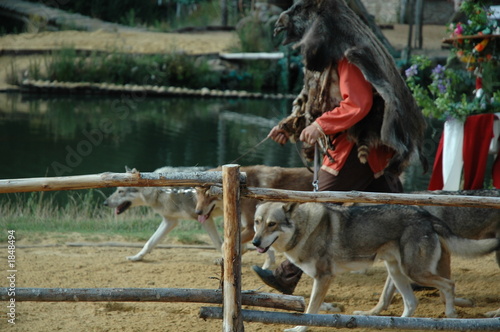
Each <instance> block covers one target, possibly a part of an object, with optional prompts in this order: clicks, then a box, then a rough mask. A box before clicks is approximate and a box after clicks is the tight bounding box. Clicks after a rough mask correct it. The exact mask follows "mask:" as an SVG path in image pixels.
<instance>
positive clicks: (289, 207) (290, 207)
mask: <svg viewBox="0 0 500 332" xmlns="http://www.w3.org/2000/svg"><path fill="white" fill-rule="evenodd" d="M297 205H299V203H297V202H292V203H286V204H284V205H283V206H282V208H283V212H285V214H287V213H290V212H292V211H293V210H295V207H296V206H297Z"/></svg>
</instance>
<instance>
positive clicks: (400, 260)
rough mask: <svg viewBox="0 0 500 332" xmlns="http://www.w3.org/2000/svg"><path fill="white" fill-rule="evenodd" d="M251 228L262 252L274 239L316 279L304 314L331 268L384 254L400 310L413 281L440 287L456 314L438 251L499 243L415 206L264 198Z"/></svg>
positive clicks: (315, 306)
mask: <svg viewBox="0 0 500 332" xmlns="http://www.w3.org/2000/svg"><path fill="white" fill-rule="evenodd" d="M254 227H255V236H254V238H253V241H252V243H253V244H254V245H255V247H256V248H257V250H258V251H259V252H261V253H264V252H266V251H267V250H268V249H269V248H270V247H271V246H272V247H273V248H274V249H275V250H276V251H278V252H283V253H284V254H285V256H286V257H287V258H288V259H289V260H290V261H292V262H293V263H294V264H295V265H297V266H299V267H300V268H301V269H302V270H303V271H304V272H305V273H306V274H308V275H309V276H311V277H312V278H313V279H314V282H313V289H312V293H311V299H310V302H309V305H308V307H307V313H308V314H315V313H317V312H318V311H319V309H320V306H321V304H322V302H323V300H324V298H325V295H326V293H327V291H328V288H329V286H330V283H331V281H332V279H333V277H334V276H335V275H336V274H338V273H342V272H346V271H355V270H359V269H362V268H366V267H367V266H370V265H371V264H372V263H373V262H374V261H375V259H381V260H383V261H384V263H385V265H386V268H387V271H388V275H389V276H388V279H387V280H389V281H390V280H391V279H392V281H393V282H394V284H395V286H396V287H397V289H398V291H399V292H400V293H401V295H402V297H403V303H404V310H403V314H402V316H403V317H409V316H412V315H413V313H414V312H415V310H416V308H417V304H418V302H417V298H416V297H415V295H414V293H413V290H412V287H411V283H412V282H416V283H418V284H420V285H424V286H429V287H434V288H437V289H439V290H440V293H441V296H442V297H443V298H444V301H445V314H446V316H447V317H457V313H456V311H455V307H454V301H455V294H454V282H453V281H452V280H450V279H448V278H444V277H442V276H440V275H438V274H437V272H436V269H437V265H438V261H439V259H440V257H441V254H442V252H443V251H445V250H446V251H449V252H451V253H453V254H458V255H463V256H480V255H485V254H488V253H490V252H492V251H493V250H496V249H498V248H499V247H500V240H499V239H484V240H471V239H465V238H461V237H458V236H456V235H455V234H453V233H452V232H451V230H450V229H449V228H448V227H447V226H446V224H444V223H443V222H442V221H441V220H440V219H439V218H437V217H435V216H433V215H432V214H430V213H429V212H427V211H425V210H424V209H421V208H419V207H415V206H395V205H373V206H349V207H347V206H339V205H334V204H322V203H303V204H298V203H279V202H266V203H263V204H260V205H259V206H258V207H257V211H256V213H255V221H254ZM386 284H387V282H386ZM306 329H307V327H305V326H301V327H296V328H295V330H294V331H305V330H306Z"/></svg>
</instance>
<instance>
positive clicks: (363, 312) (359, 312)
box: [352, 310, 378, 316]
mask: <svg viewBox="0 0 500 332" xmlns="http://www.w3.org/2000/svg"><path fill="white" fill-rule="evenodd" d="M352 314H353V315H360V316H378V312H374V311H373V310H354V311H353V312H352Z"/></svg>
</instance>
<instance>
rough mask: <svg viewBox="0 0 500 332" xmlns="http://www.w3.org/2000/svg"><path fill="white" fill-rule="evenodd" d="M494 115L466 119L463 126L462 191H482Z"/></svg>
mask: <svg viewBox="0 0 500 332" xmlns="http://www.w3.org/2000/svg"><path fill="white" fill-rule="evenodd" d="M493 121H495V115H494V114H491V113H490V114H478V115H471V116H469V117H467V120H466V121H465V126H464V145H463V158H464V172H463V173H464V190H475V189H482V188H483V183H484V173H485V172H486V163H487V161H488V152H489V147H490V143H491V139H492V138H493Z"/></svg>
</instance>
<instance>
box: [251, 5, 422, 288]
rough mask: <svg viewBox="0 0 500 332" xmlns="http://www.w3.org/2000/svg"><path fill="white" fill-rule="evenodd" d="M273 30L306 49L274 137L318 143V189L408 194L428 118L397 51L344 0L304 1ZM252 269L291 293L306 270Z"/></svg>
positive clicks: (280, 140) (288, 266) (288, 265)
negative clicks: (299, 85) (407, 172)
mask: <svg viewBox="0 0 500 332" xmlns="http://www.w3.org/2000/svg"><path fill="white" fill-rule="evenodd" d="M275 27H276V29H275V33H279V32H281V31H285V32H286V38H285V41H284V43H285V44H288V43H291V42H296V44H295V47H300V50H301V53H302V55H303V61H304V65H305V68H306V69H305V75H304V86H303V89H302V91H301V93H300V94H299V96H298V97H297V98H296V99H295V101H294V103H293V109H292V114H291V115H290V116H288V117H287V118H286V119H284V120H282V121H281V122H280V123H279V124H278V125H277V126H276V127H274V128H273V129H272V130H271V132H270V133H269V137H270V138H272V139H273V140H275V141H276V142H278V143H280V144H284V143H286V142H287V141H288V140H289V139H291V140H294V141H297V140H301V141H303V142H304V143H305V145H306V149H305V150H306V155H307V156H308V157H311V149H310V148H311V147H313V146H314V144H319V146H320V147H321V150H322V152H323V154H324V157H323V163H322V166H321V169H320V171H319V174H318V182H319V190H333V191H343V190H362V191H372V192H402V185H401V182H400V181H399V177H398V176H399V175H400V174H401V172H402V171H403V170H404V168H405V167H406V166H408V164H409V163H410V158H411V157H412V155H413V154H414V153H416V154H418V155H419V156H420V160H421V162H422V164H423V165H424V170H426V161H425V158H424V156H423V155H422V153H421V149H422V141H423V136H424V130H425V120H424V117H423V115H422V113H421V112H420V110H419V109H418V106H417V105H416V102H415V100H414V99H413V96H412V94H411V92H410V90H409V89H408V88H407V86H406V83H405V82H404V80H403V78H402V77H401V75H400V73H399V71H398V70H397V68H396V65H395V63H394V60H393V58H392V57H391V55H390V54H389V53H388V52H387V50H386V49H385V48H384V46H383V45H382V44H381V43H380V42H379V40H378V39H377V38H376V37H375V35H374V34H373V33H372V31H371V30H370V29H369V28H368V27H367V26H366V25H365V24H364V23H363V22H362V21H361V20H360V19H359V17H358V16H357V15H356V14H355V13H354V12H353V11H352V10H351V9H350V8H349V7H348V6H347V5H346V3H345V2H344V0H300V1H298V2H296V3H295V4H294V5H293V6H292V7H290V8H289V9H288V10H286V11H284V12H283V13H282V14H281V15H280V17H279V19H278V21H277V22H276V26H275ZM307 146H308V147H309V148H307ZM253 269H254V271H255V272H256V273H257V274H258V275H259V277H261V279H262V280H263V281H264V282H265V283H266V284H268V285H269V286H271V287H273V288H276V289H277V290H279V291H281V292H283V293H285V294H292V293H293V291H294V289H295V286H296V285H297V283H298V281H299V280H300V277H301V275H302V271H301V270H300V269H299V268H298V267H296V266H294V265H293V264H292V263H290V262H288V261H285V262H283V263H282V264H281V265H280V266H279V267H278V269H277V270H275V271H274V272H272V271H269V270H262V269H261V268H259V267H257V266H254V267H253Z"/></svg>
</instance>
